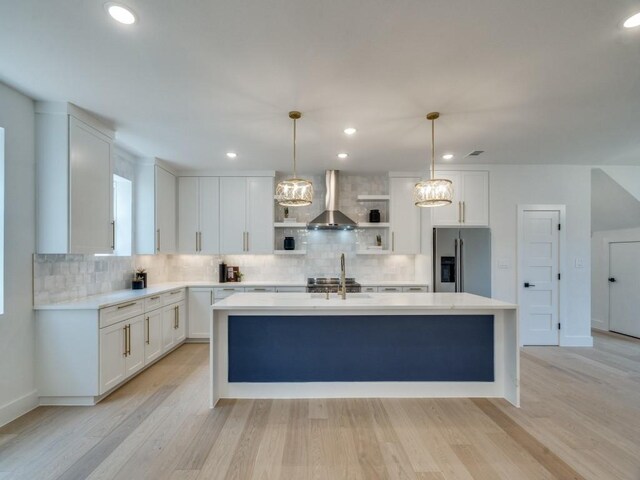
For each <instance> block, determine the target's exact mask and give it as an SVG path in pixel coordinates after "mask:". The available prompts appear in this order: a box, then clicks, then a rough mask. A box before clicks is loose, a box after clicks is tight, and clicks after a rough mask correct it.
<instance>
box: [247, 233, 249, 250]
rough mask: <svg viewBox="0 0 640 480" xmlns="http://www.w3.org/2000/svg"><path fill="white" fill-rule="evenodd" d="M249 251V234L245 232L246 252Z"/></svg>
mask: <svg viewBox="0 0 640 480" xmlns="http://www.w3.org/2000/svg"><path fill="white" fill-rule="evenodd" d="M248 251H249V232H247V252H248Z"/></svg>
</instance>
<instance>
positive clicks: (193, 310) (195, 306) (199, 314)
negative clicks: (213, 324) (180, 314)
mask: <svg viewBox="0 0 640 480" xmlns="http://www.w3.org/2000/svg"><path fill="white" fill-rule="evenodd" d="M211 305H213V288H190V289H189V334H188V335H187V336H188V337H189V338H209V317H210V315H211Z"/></svg>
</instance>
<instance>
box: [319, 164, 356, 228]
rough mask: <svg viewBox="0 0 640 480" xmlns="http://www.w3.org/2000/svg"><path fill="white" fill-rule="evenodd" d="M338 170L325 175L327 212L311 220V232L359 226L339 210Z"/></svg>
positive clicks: (328, 171)
mask: <svg viewBox="0 0 640 480" xmlns="http://www.w3.org/2000/svg"><path fill="white" fill-rule="evenodd" d="M339 173H340V172H339V171H338V170H327V172H326V175H325V182H326V188H327V191H326V194H325V199H324V204H325V210H324V212H322V213H321V214H320V215H318V216H317V217H316V218H314V219H313V220H311V221H310V222H309V224H308V225H307V228H309V229H311V230H351V229H353V228H355V227H357V226H358V224H357V223H356V222H354V221H353V220H351V219H350V218H349V217H347V216H346V215H345V214H344V213H342V212H341V211H340V210H338V203H339V202H338V191H339V188H338V180H339Z"/></svg>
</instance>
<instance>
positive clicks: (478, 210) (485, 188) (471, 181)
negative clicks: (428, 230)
mask: <svg viewBox="0 0 640 480" xmlns="http://www.w3.org/2000/svg"><path fill="white" fill-rule="evenodd" d="M462 177H463V180H462V185H461V189H462V192H461V193H462V224H463V225H465V226H470V227H474V226H477V227H486V226H489V172H463V173H462ZM454 188H455V187H454ZM438 208H440V207H438ZM436 210H437V209H436Z"/></svg>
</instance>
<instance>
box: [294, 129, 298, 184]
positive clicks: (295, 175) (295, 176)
mask: <svg viewBox="0 0 640 480" xmlns="http://www.w3.org/2000/svg"><path fill="white" fill-rule="evenodd" d="M293 178H298V175H297V174H296V119H295V118H294V119H293Z"/></svg>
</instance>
